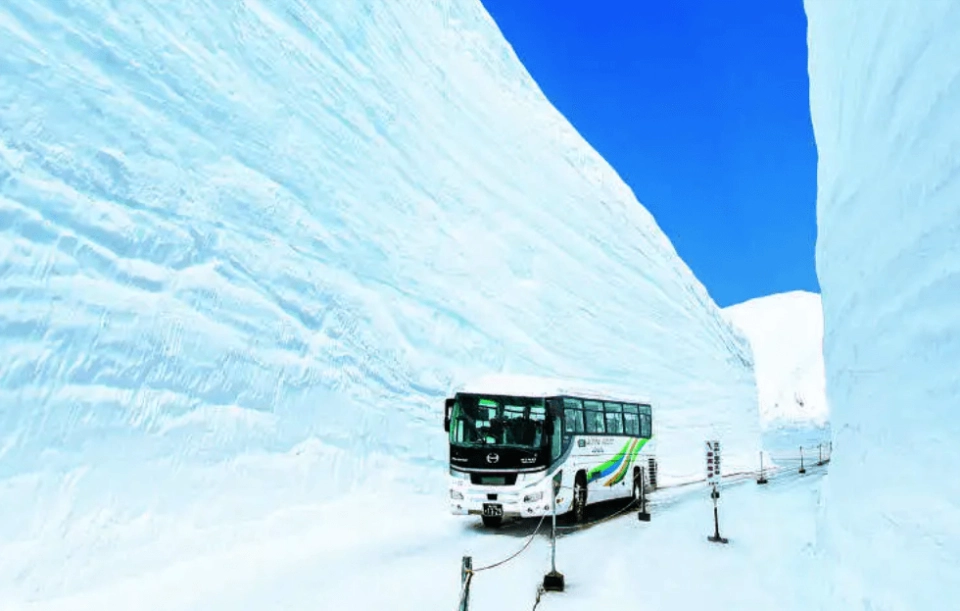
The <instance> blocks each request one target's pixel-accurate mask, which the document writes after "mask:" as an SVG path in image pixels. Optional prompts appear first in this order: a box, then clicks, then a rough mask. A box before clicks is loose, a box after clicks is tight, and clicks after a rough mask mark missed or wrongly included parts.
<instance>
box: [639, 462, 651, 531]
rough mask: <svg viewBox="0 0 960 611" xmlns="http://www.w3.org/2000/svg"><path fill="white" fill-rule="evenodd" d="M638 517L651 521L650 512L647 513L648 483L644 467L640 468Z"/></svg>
mask: <svg viewBox="0 0 960 611" xmlns="http://www.w3.org/2000/svg"><path fill="white" fill-rule="evenodd" d="M637 519H638V520H640V521H641V522H649V521H650V514H649V513H647V483H646V478H645V477H644V473H643V467H641V468H640V511H639V512H637Z"/></svg>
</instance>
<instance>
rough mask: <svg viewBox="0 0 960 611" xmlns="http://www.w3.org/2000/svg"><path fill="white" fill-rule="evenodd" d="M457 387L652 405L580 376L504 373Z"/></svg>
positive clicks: (481, 391) (474, 391)
mask: <svg viewBox="0 0 960 611" xmlns="http://www.w3.org/2000/svg"><path fill="white" fill-rule="evenodd" d="M455 391H456V392H462V393H470V394H477V395H509V396H515V397H558V396H573V397H582V398H584V399H597V400H601V401H618V402H620V401H626V402H628V403H640V404H643V405H650V400H649V399H648V398H646V397H641V396H637V395H635V394H633V393H629V392H622V391H620V390H617V389H616V387H613V386H603V385H599V384H596V383H592V382H585V381H580V380H563V379H558V378H544V377H538V376H527V375H515V374H504V373H498V374H491V375H487V376H483V377H481V378H477V379H475V380H472V381H470V382H467V383H466V384H463V385H462V386H461V387H460V388H457V389H455Z"/></svg>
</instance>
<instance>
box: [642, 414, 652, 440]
mask: <svg viewBox="0 0 960 611" xmlns="http://www.w3.org/2000/svg"><path fill="white" fill-rule="evenodd" d="M651 428H652V427H651V426H650V415H649V414H641V415H640V436H641V437H644V438H646V439H650V436H651V435H650V434H651V432H652V431H651V430H650V429H651Z"/></svg>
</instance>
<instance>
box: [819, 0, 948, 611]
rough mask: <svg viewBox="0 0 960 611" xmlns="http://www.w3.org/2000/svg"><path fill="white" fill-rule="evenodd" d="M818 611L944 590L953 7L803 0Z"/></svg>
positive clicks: (918, 604)
mask: <svg viewBox="0 0 960 611" xmlns="http://www.w3.org/2000/svg"><path fill="white" fill-rule="evenodd" d="M806 11H807V16H808V21H809V30H808V42H809V51H810V55H809V71H810V102H811V110H812V115H813V124H814V128H815V134H816V140H817V148H818V151H819V167H818V194H817V217H818V228H819V236H818V241H817V272H818V275H819V277H820V285H821V288H822V295H823V306H824V329H825V336H824V357H825V363H826V375H827V394H828V398H829V400H830V409H831V424H832V428H833V431H834V437H835V442H834V455H833V462H832V463H831V468H830V475H829V477H828V484H827V487H826V489H827V498H826V501H825V515H824V517H823V522H824V524H823V533H822V537H823V539H822V542H823V545H824V547H825V552H826V556H827V558H828V559H830V561H831V563H832V564H831V575H832V577H833V579H832V584H833V591H832V593H831V596H832V598H831V600H830V601H828V603H827V604H826V605H825V606H824V608H828V609H890V610H893V609H951V608H953V607H955V606H956V601H957V600H958V599H960V582H958V581H957V579H956V567H958V566H960V530H958V528H957V524H958V523H960V480H958V478H957V472H958V469H960V451H958V450H957V438H958V437H960V417H958V412H957V407H958V397H960V375H958V372H960V307H958V303H960V293H958V287H960V61H958V60H960V36H958V34H957V33H958V32H960V4H957V3H956V2H950V1H947V0H944V1H937V0H931V1H929V2H914V3H907V2H900V1H899V0H878V1H870V2H866V1H864V2H832V1H830V0H821V1H813V0H808V1H807V2H806Z"/></svg>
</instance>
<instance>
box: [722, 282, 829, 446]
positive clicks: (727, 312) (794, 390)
mask: <svg viewBox="0 0 960 611" xmlns="http://www.w3.org/2000/svg"><path fill="white" fill-rule="evenodd" d="M723 313H724V316H726V317H727V319H728V320H730V321H731V322H733V323H734V325H736V326H737V327H738V328H740V329H741V330H742V331H743V332H744V334H746V336H747V339H748V340H749V341H750V346H751V347H752V348H753V359H754V370H755V372H756V376H757V393H758V395H759V401H760V422H761V425H763V426H764V427H783V426H786V427H795V426H798V425H812V426H815V427H823V426H824V425H826V423H827V420H828V416H829V409H828V407H827V397H826V388H825V379H824V371H823V310H822V306H821V304H820V295H818V294H816V293H810V292H808V291H791V292H789V293H779V294H776V295H769V296H766V297H758V298H756V299H751V300H749V301H746V302H744V303H738V304H737V305H733V306H729V307H727V308H724V310H723Z"/></svg>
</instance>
